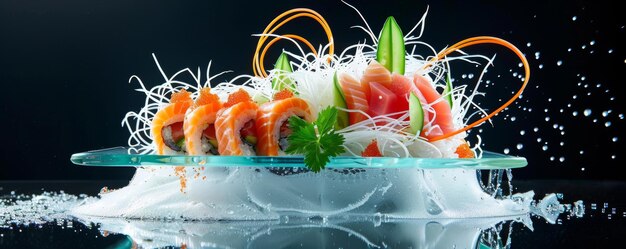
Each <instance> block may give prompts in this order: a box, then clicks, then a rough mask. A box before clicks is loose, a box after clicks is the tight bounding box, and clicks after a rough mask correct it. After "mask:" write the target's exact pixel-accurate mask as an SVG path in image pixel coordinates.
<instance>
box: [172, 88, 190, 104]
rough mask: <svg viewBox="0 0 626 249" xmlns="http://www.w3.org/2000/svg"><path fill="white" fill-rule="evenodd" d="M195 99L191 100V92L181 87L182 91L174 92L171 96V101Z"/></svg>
mask: <svg viewBox="0 0 626 249" xmlns="http://www.w3.org/2000/svg"><path fill="white" fill-rule="evenodd" d="M187 101H193V100H191V93H190V92H187V90H185V89H181V90H180V92H177V93H172V97H170V103H178V102H187Z"/></svg>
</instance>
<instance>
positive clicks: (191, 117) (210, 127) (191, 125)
mask: <svg viewBox="0 0 626 249" xmlns="http://www.w3.org/2000/svg"><path fill="white" fill-rule="evenodd" d="M221 108H222V103H221V102H220V100H219V98H218V97H217V95H215V94H212V93H211V92H210V89H209V88H203V89H202V90H201V91H200V96H199V97H198V99H197V100H196V103H195V106H194V107H193V110H192V111H191V112H190V113H188V114H187V116H185V122H184V124H183V127H184V128H185V145H186V149H187V153H188V154H189V155H206V154H209V155H218V154H219V153H218V146H217V137H216V136H215V125H214V123H215V119H216V118H217V112H218V111H219V110H220V109H221Z"/></svg>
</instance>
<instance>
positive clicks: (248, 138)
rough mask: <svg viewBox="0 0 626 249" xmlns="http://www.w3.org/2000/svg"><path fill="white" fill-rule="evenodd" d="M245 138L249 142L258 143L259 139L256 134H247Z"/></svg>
mask: <svg viewBox="0 0 626 249" xmlns="http://www.w3.org/2000/svg"><path fill="white" fill-rule="evenodd" d="M243 139H245V140H246V142H248V143H249V144H252V145H256V142H257V140H256V137H255V136H246V137H244V138H243Z"/></svg>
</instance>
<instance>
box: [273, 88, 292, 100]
mask: <svg viewBox="0 0 626 249" xmlns="http://www.w3.org/2000/svg"><path fill="white" fill-rule="evenodd" d="M291 97H293V93H292V92H291V91H289V89H283V90H280V92H277V93H275V94H274V100H281V99H288V98H291Z"/></svg>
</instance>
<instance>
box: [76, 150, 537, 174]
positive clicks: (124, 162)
mask: <svg viewBox="0 0 626 249" xmlns="http://www.w3.org/2000/svg"><path fill="white" fill-rule="evenodd" d="M70 160H71V161H72V162H73V163H74V164H78V165H83V166H98V167H144V166H204V167H295V168H306V166H305V165H304V158H303V157H302V156H280V157H278V156H275V157H270V156H188V155H140V154H129V153H128V149H127V148H125V147H115V148H109V149H102V150H93V151H87V152H82V153H76V154H73V155H72V157H71V159H70ZM527 164H528V162H527V161H526V158H524V157H515V156H508V155H503V154H499V153H495V152H489V151H485V152H483V157H482V158H462V159H459V158H411V157H409V158H396V157H334V158H331V159H330V163H328V164H327V165H326V167H327V168H418V169H446V168H470V169H512V168H522V167H525V166H526V165H527Z"/></svg>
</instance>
